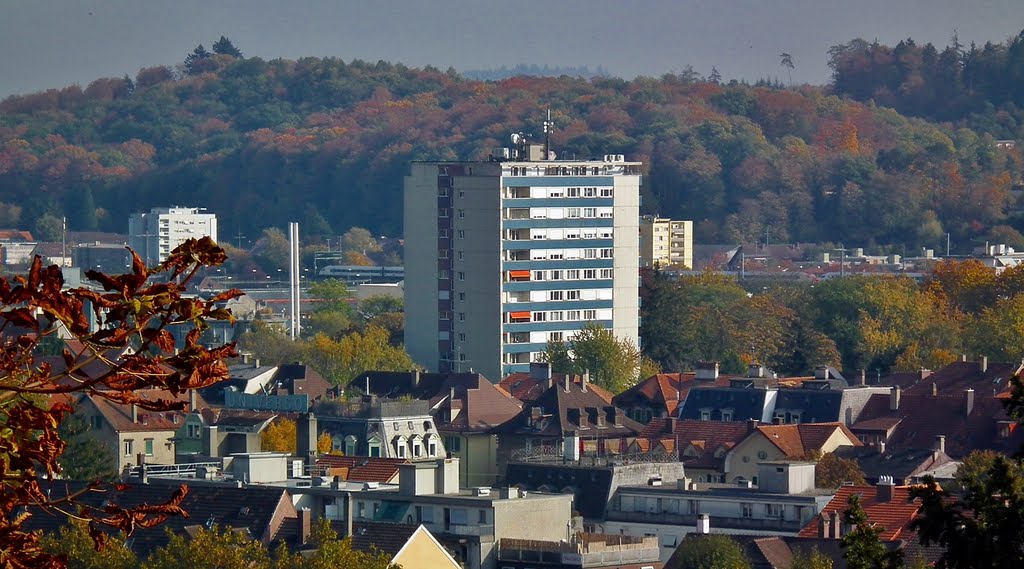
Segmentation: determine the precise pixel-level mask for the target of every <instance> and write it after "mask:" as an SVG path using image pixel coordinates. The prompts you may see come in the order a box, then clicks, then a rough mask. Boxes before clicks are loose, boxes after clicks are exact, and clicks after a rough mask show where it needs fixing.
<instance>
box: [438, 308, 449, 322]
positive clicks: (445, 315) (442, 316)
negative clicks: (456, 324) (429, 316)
mask: <svg viewBox="0 0 1024 569" xmlns="http://www.w3.org/2000/svg"><path fill="white" fill-rule="evenodd" d="M437 317H438V318H439V319H441V320H448V318H449V316H448V312H446V311H444V310H442V311H441V312H440V313H438V315H437Z"/></svg>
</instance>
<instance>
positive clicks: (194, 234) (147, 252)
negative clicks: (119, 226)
mask: <svg viewBox="0 0 1024 569" xmlns="http://www.w3.org/2000/svg"><path fill="white" fill-rule="evenodd" d="M201 211H203V210H202V209H200V208H194V207H155V208H153V209H152V210H150V211H149V213H133V214H132V215H131V216H130V217H129V218H128V245H129V246H130V247H131V248H132V249H134V250H135V252H136V253H138V255H139V256H140V257H142V258H143V260H145V261H146V264H147V265H154V264H156V263H160V262H163V261H164V260H165V259H166V258H167V256H168V255H170V253H171V251H173V250H174V248H175V247H177V246H178V245H181V244H182V243H184V242H185V241H186V240H188V239H191V238H195V239H199V238H201V237H206V236H209V237H210V238H211V239H213V240H214V241H216V240H217V216H216V215H215V214H212V213H200V212H201Z"/></svg>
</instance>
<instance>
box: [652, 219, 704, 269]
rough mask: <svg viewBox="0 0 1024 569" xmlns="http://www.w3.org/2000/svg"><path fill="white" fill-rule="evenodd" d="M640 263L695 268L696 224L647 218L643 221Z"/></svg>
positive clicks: (653, 265)
mask: <svg viewBox="0 0 1024 569" xmlns="http://www.w3.org/2000/svg"><path fill="white" fill-rule="evenodd" d="M640 264H641V265H642V266H644V267H669V266H675V267H685V268H687V269H692V268H693V222H692V221H680V220H672V219H665V218H662V217H657V216H652V215H645V216H643V217H642V218H640Z"/></svg>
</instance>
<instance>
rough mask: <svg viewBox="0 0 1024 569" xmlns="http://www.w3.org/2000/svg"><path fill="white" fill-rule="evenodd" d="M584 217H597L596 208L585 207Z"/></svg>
mask: <svg viewBox="0 0 1024 569" xmlns="http://www.w3.org/2000/svg"><path fill="white" fill-rule="evenodd" d="M583 217H597V208H596V207H585V208H583Z"/></svg>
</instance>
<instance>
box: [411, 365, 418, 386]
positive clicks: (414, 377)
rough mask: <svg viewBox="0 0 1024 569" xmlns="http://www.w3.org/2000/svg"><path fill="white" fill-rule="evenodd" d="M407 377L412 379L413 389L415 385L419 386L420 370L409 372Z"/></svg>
mask: <svg viewBox="0 0 1024 569" xmlns="http://www.w3.org/2000/svg"><path fill="white" fill-rule="evenodd" d="M409 375H410V376H411V377H412V386H413V387H416V386H417V385H419V384H420V370H418V369H414V370H411V371H410V372H409Z"/></svg>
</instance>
